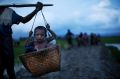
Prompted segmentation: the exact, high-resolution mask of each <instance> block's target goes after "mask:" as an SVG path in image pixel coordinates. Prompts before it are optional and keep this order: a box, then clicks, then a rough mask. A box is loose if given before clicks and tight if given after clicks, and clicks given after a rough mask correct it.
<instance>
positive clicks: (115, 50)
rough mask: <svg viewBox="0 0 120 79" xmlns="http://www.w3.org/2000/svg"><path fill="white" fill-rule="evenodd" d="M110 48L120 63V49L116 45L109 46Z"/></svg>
mask: <svg viewBox="0 0 120 79" xmlns="http://www.w3.org/2000/svg"><path fill="white" fill-rule="evenodd" d="M108 48H109V49H110V51H111V53H112V56H113V57H114V58H115V59H116V61H118V62H119V63H120V51H119V50H118V49H117V48H116V47H114V46H108Z"/></svg>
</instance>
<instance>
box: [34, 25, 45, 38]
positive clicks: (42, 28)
mask: <svg viewBox="0 0 120 79" xmlns="http://www.w3.org/2000/svg"><path fill="white" fill-rule="evenodd" d="M38 29H39V30H44V32H45V37H46V36H47V29H46V28H45V27H44V26H37V27H36V28H35V30H34V36H35V33H36V30H38Z"/></svg>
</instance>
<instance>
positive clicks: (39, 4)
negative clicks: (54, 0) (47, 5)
mask: <svg viewBox="0 0 120 79" xmlns="http://www.w3.org/2000/svg"><path fill="white" fill-rule="evenodd" d="M42 8H43V4H42V3H41V2H37V4H36V10H37V11H40V10H42Z"/></svg>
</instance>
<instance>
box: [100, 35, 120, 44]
mask: <svg viewBox="0 0 120 79" xmlns="http://www.w3.org/2000/svg"><path fill="white" fill-rule="evenodd" d="M101 41H102V42H103V43H120V36H112V37H102V38H101Z"/></svg>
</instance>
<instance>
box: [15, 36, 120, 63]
mask: <svg viewBox="0 0 120 79" xmlns="http://www.w3.org/2000/svg"><path fill="white" fill-rule="evenodd" d="M101 41H102V42H103V43H120V36H118V37H103V38H101ZM57 44H59V45H60V47H61V48H67V47H68V44H67V42H66V41H65V40H60V39H57ZM74 44H76V41H75V40H74ZM111 49H112V48H111ZM14 52H15V62H16V63H21V62H20V60H19V56H20V55H21V54H23V53H24V52H25V50H24V41H20V45H19V46H15V47H14Z"/></svg>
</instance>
